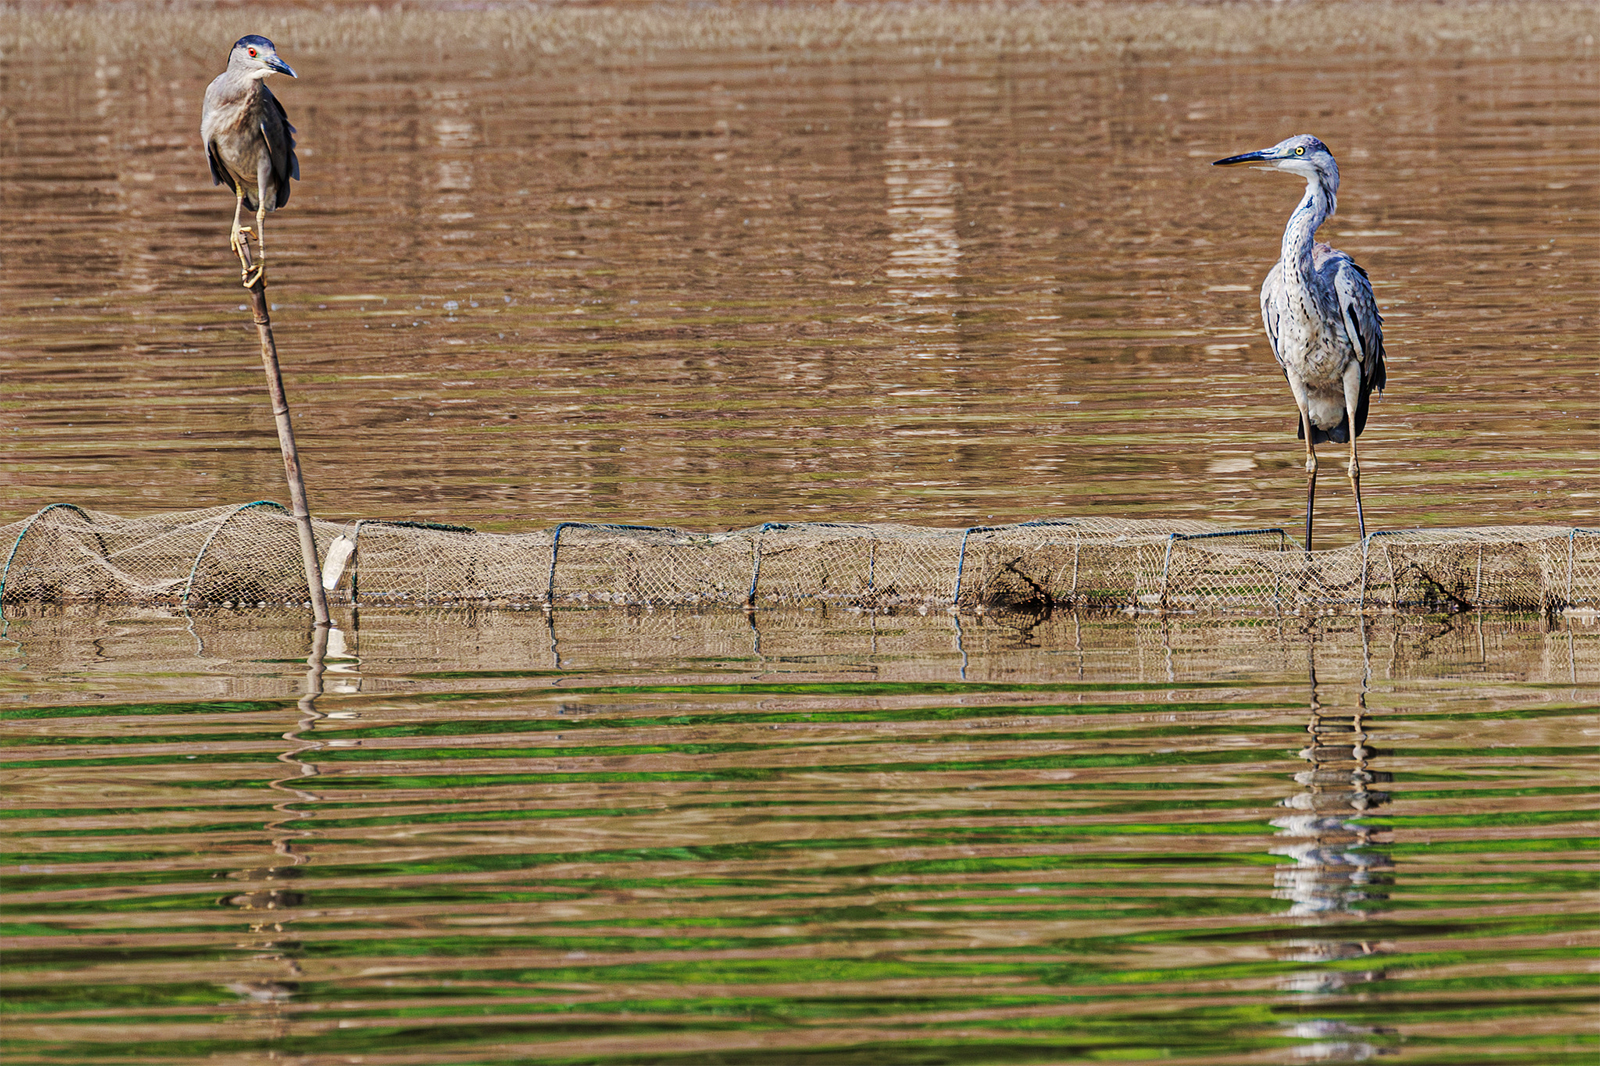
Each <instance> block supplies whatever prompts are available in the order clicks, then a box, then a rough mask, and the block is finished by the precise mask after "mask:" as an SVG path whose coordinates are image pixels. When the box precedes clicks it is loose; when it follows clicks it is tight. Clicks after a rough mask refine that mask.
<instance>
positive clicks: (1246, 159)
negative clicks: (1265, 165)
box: [1211, 148, 1275, 167]
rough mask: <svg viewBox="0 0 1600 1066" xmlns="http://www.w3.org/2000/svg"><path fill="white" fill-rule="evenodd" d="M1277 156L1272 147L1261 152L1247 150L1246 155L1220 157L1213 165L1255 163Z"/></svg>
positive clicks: (1228, 165) (1226, 165)
mask: <svg viewBox="0 0 1600 1066" xmlns="http://www.w3.org/2000/svg"><path fill="white" fill-rule="evenodd" d="M1273 158H1275V157H1274V156H1273V154H1272V149H1271V148H1263V149H1261V150H1260V151H1259V152H1246V153H1245V154H1244V155H1230V156H1229V157H1228V158H1226V159H1219V160H1217V161H1216V162H1215V163H1212V164H1211V165H1212V166H1214V167H1231V166H1233V165H1234V164H1235V163H1255V162H1258V161H1260V160H1263V159H1266V160H1270V159H1273Z"/></svg>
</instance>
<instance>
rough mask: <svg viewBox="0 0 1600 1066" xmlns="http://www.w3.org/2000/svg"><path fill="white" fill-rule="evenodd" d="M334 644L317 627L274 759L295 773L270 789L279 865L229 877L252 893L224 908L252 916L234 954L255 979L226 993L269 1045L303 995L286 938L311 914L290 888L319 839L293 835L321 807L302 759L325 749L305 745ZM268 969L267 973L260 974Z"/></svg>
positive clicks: (333, 632)
mask: <svg viewBox="0 0 1600 1066" xmlns="http://www.w3.org/2000/svg"><path fill="white" fill-rule="evenodd" d="M330 638H332V639H331V642H332V643H334V644H336V645H337V647H336V648H335V650H336V651H342V649H343V635H342V633H341V632H340V631H339V630H338V629H336V628H332V627H328V626H316V627H314V628H313V629H312V631H311V648H310V654H309V655H308V656H307V657H306V675H305V681H304V691H303V693H302V695H301V696H300V699H299V700H298V702H297V703H296V711H297V712H298V714H299V721H297V722H296V723H295V726H294V728H293V729H290V730H288V731H287V732H285V733H284V734H283V739H284V740H285V741H287V742H288V743H289V744H291V745H292V747H291V748H290V749H289V750H287V751H284V752H282V753H280V754H279V755H278V756H277V759H278V761H279V762H280V763H283V764H285V765H286V766H287V767H290V768H291V772H290V773H288V774H287V775H285V776H282V777H278V778H275V779H273V780H271V781H269V782H267V787H268V788H270V789H272V790H273V791H274V792H277V793H281V794H282V795H283V798H282V799H280V800H278V801H277V802H275V803H273V805H272V810H273V812H274V817H273V818H272V819H271V820H270V821H268V822H266V823H265V826H264V828H265V829H266V831H267V833H268V834H269V835H270V837H271V840H272V850H273V852H274V854H275V855H277V856H278V857H279V858H280V859H281V860H282V861H279V862H274V863H273V864H271V865H269V866H264V867H257V868H253V869H245V870H239V871H236V872H234V873H232V874H229V875H228V876H229V878H230V879H232V880H236V881H242V882H245V883H246V885H247V886H248V887H245V888H244V889H243V890H242V891H239V892H236V893H234V894H232V895H229V896H225V897H223V899H222V900H221V903H222V905H223V906H227V907H237V908H238V909H239V910H241V911H244V912H246V913H247V915H248V918H249V935H248V936H247V937H246V939H245V940H243V941H241V942H240V943H239V944H238V945H237V946H238V947H240V948H243V949H245V950H247V951H249V952H251V953H252V954H251V955H250V962H251V965H250V970H251V971H252V973H251V975H250V976H248V977H242V978H241V979H240V980H238V981H234V982H231V983H229V984H228V985H227V988H228V990H229V991H231V992H233V993H234V994H235V995H237V996H238V997H239V998H240V1000H241V1002H242V1003H244V1004H247V1005H251V1006H253V1007H256V1008H258V1011H257V1012H256V1013H254V1014H253V1019H254V1020H255V1021H256V1022H257V1023H258V1024H263V1025H264V1026H265V1028H266V1034H265V1035H266V1036H267V1038H268V1039H272V1040H276V1039H279V1038H281V1037H283V1036H285V1035H287V1029H288V1022H289V1017H288V1015H287V1014H286V1013H285V1012H284V1010H283V1009H282V1008H283V1005H284V1004H286V1003H288V1002H290V1001H291V1000H292V999H293V998H294V997H295V995H296V994H297V993H298V991H299V988H300V980H299V979H300V978H301V977H302V971H301V968H300V961H299V954H300V950H301V944H300V942H299V941H298V940H294V939H292V938H287V937H285V936H284V933H285V931H286V930H285V928H284V927H285V926H286V925H288V924H290V923H292V922H293V921H295V919H296V918H297V917H301V916H303V915H304V914H305V913H306V912H305V910H304V908H305V906H306V895H305V893H304V892H303V891H300V890H298V889H296V888H293V887H290V886H291V885H292V883H293V882H295V881H298V880H299V879H300V877H301V874H302V869H301V867H303V866H304V865H305V864H306V862H307V861H308V857H307V856H306V855H305V853H304V852H303V851H297V850H296V844H297V842H298V841H299V840H302V839H304V838H306V837H310V836H312V835H314V830H311V829H304V828H296V827H295V825H294V823H295V822H298V821H301V820H303V819H306V818H311V817H315V815H314V813H313V812H312V811H308V810H305V809H302V808H301V807H299V806H297V804H306V803H315V802H317V800H318V799H320V797H319V796H318V795H317V794H316V793H315V792H312V791H310V790H309V789H308V788H306V787H305V785H306V783H307V781H308V779H310V778H314V777H316V776H317V775H318V774H319V773H320V770H319V769H318V767H317V764H316V763H314V762H312V761H310V760H309V759H307V758H306V757H305V756H306V755H307V754H308V753H310V752H314V751H317V750H318V749H320V748H322V747H323V746H324V745H323V743H322V742H321V741H317V740H310V739H307V738H306V737H305V736H304V734H306V733H309V732H311V731H313V730H314V729H315V728H316V724H317V722H318V721H319V720H321V719H323V718H326V717H327V715H325V714H324V713H323V712H321V711H319V710H318V709H317V700H318V698H320V697H321V696H322V694H323V688H324V675H325V674H326V673H327V669H328V665H327V659H328V651H329V645H330ZM263 963H267V964H269V965H268V966H265V967H263V965H262V964H263ZM273 969H275V970H276V971H277V972H276V973H275V974H274V973H271V970H273Z"/></svg>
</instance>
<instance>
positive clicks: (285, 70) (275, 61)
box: [262, 56, 300, 78]
mask: <svg viewBox="0 0 1600 1066" xmlns="http://www.w3.org/2000/svg"><path fill="white" fill-rule="evenodd" d="M262 62H263V63H265V64H266V65H267V66H269V67H271V68H272V69H273V70H275V71H277V72H278V73H279V74H287V75H289V77H291V78H298V77H299V76H300V75H298V74H296V73H295V72H294V68H293V67H291V66H290V65H289V64H287V63H285V62H284V61H283V60H281V59H279V58H278V57H277V56H267V57H266V58H265V59H263V60H262Z"/></svg>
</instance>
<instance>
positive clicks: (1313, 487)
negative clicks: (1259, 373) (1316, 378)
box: [1287, 374, 1317, 552]
mask: <svg viewBox="0 0 1600 1066" xmlns="http://www.w3.org/2000/svg"><path fill="white" fill-rule="evenodd" d="M1287 376H1288V378H1289V391H1290V392H1292V393H1294V403H1295V406H1296V407H1298V408H1300V428H1301V429H1302V430H1303V431H1304V432H1305V438H1306V551H1308V552H1309V551H1310V550H1311V511H1312V507H1313V505H1314V504H1315V503H1316V499H1317V448H1316V445H1315V444H1313V443H1312V436H1311V408H1310V406H1309V401H1308V399H1307V397H1306V387H1305V385H1304V384H1302V383H1301V382H1299V381H1297V380H1295V377H1294V375H1292V374H1290V375H1287Z"/></svg>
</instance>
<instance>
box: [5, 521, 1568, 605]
mask: <svg viewBox="0 0 1600 1066" xmlns="http://www.w3.org/2000/svg"><path fill="white" fill-rule="evenodd" d="M314 527H315V531H316V538H317V546H318V549H319V551H320V553H321V555H322V558H323V559H324V560H325V562H324V566H323V584H324V585H325V587H327V588H328V590H329V595H330V598H331V599H332V600H333V601H334V602H336V603H338V602H343V603H347V604H348V603H355V604H362V603H369V604H387V605H396V606H404V605H408V604H413V605H419V606H422V605H455V604H476V605H481V606H487V607H500V608H513V609H515V608H537V607H543V606H551V605H557V604H563V605H571V604H588V605H618V606H682V607H698V606H729V607H740V606H745V607H775V606H783V605H789V604H800V603H807V602H825V603H837V604H842V605H849V606H855V607H862V608H870V609H895V608H913V609H922V610H926V609H928V608H934V607H940V608H945V609H954V610H1013V611H1031V612H1041V613H1042V612H1048V611H1050V610H1052V609H1055V608H1100V609H1114V610H1129V611H1135V612H1138V611H1175V612H1185V611H1194V612H1217V613H1222V612H1226V613H1247V614H1263V613H1265V614H1282V613H1294V612H1301V611H1306V610H1312V611H1315V610H1322V609H1335V608H1338V609H1346V610H1358V611H1363V610H1430V611H1439V610H1445V611H1453V610H1465V609H1469V608H1474V607H1484V608H1493V609H1501V610H1539V611H1555V610H1560V609H1563V608H1566V607H1580V608H1583V607H1587V608H1596V607H1600V531H1595V530H1587V529H1577V528H1571V527H1563V526H1525V527H1505V528H1498V527H1497V528H1474V529H1435V530H1408V531H1404V532H1393V533H1386V532H1380V533H1373V534H1371V535H1369V536H1368V537H1366V538H1365V539H1364V540H1362V541H1360V542H1359V543H1356V544H1352V545H1348V546H1346V547H1342V548H1338V549H1334V550H1331V551H1318V552H1311V553H1307V552H1304V551H1302V550H1300V549H1299V548H1298V547H1297V546H1296V544H1295V542H1294V540H1293V539H1292V538H1291V537H1289V536H1286V535H1285V533H1284V531H1283V530H1278V529H1268V530H1230V529H1227V528H1225V527H1222V526H1220V525H1217V524H1216V523H1210V522H1199V521H1184V520H1175V521H1159V520H1129V519H1108V518H1060V519H1043V520H1040V521H1036V522H1024V523H1019V524H1015V525H1006V526H980V527H974V528H970V529H932V528H926V527H920V526H908V525H887V524H882V525H865V524H863V525H853V524H845V523H828V522H808V523H771V522H769V523H767V524H765V525H761V526H755V527H751V528H749V529H740V530H733V531H730V532H726V533H695V532H689V531H685V530H680V529H665V528H657V527H650V526H629V525H609V524H597V523H582V522H563V523H561V524H560V525H557V526H554V527H551V528H549V529H544V530H538V531H535V532H531V533H516V534H501V533H482V532H477V531H475V530H473V529H470V528H468V527H466V526H452V525H443V524H439V523H429V522H409V521H379V520H364V521H360V522H355V523H351V524H348V525H341V524H337V523H332V522H317V523H315V524H314ZM0 553H4V555H3V559H4V563H3V565H4V570H3V573H0V601H3V602H5V603H124V604H167V605H173V606H178V605H183V606H192V607H201V606H227V607H241V606H267V605H282V604H286V603H300V602H302V601H304V600H305V598H306V596H307V589H306V580H305V574H304V570H303V567H302V564H301V560H300V548H299V542H298V539H297V537H296V532H295V526H294V520H293V518H292V517H291V516H290V515H289V514H288V512H287V511H286V510H285V509H284V508H283V507H282V506H280V505H279V504H276V503H271V502H269V501H256V502H254V503H248V504H243V505H239V506H228V507H213V508H209V509H206V510H201V511H188V512H183V513H180V514H167V515H155V516H150V517H144V518H119V517H117V516H115V515H110V514H104V513H101V512H97V511H88V510H84V509H82V508H79V507H76V506H73V505H71V504H52V505H51V506H49V507H46V508H44V509H42V510H40V511H39V512H37V513H35V514H34V515H32V516H30V517H29V518H27V519H25V520H23V521H21V522H16V523H12V524H11V525H8V526H4V527H0Z"/></svg>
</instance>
